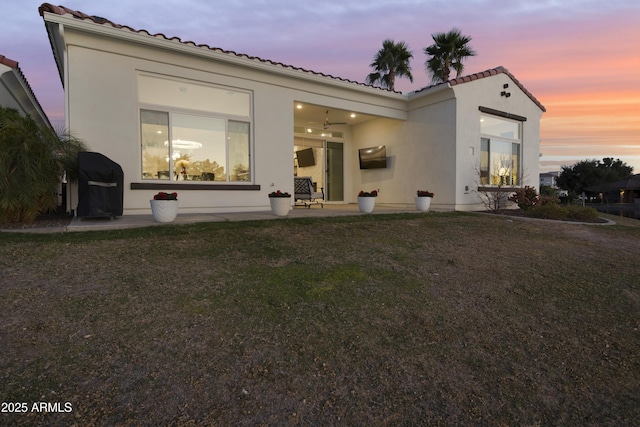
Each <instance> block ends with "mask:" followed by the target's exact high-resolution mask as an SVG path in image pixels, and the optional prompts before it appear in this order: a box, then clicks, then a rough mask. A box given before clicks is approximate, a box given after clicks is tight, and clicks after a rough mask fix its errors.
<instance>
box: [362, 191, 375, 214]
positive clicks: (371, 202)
mask: <svg viewBox="0 0 640 427" xmlns="http://www.w3.org/2000/svg"><path fill="white" fill-rule="evenodd" d="M376 197H378V190H373V191H370V192H367V191H361V192H360V193H358V209H360V212H362V213H371V212H373V208H374V207H375V206H376Z"/></svg>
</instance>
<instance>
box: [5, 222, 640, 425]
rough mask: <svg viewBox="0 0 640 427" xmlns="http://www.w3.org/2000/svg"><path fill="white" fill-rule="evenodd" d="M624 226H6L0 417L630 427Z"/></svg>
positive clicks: (64, 421) (636, 242)
mask: <svg viewBox="0 0 640 427" xmlns="http://www.w3.org/2000/svg"><path fill="white" fill-rule="evenodd" d="M616 220H620V223H619V224H618V225H615V226H597V225H580V224H564V223H557V222H545V221H527V220H518V219H516V220H511V219H507V218H505V217H500V216H490V215H477V214H461V213H456V214H453V213H449V214H438V213H429V214H401V215H370V216H354V217H341V218H322V219H283V220H274V221H262V222H237V223H210V224H196V225H189V226H176V225H170V226H162V227H150V228H146V229H136V230H123V231H111V232H86V233H67V234H61V235H48V234H47V235H29V234H14V233H2V234H0V273H1V276H0V349H1V350H0V398H1V399H0V400H1V402H3V403H2V405H3V406H2V410H3V411H2V413H0V424H1V425H15V424H17V425H72V424H76V425H82V426H85V425H200V424H206V425H220V426H222V425H234V426H243V425H246V426H255V425H322V426H327V425H362V426H374V425H375V426H378V425H383V426H384V425H388V426H398V425H416V424H429V425H521V426H530V425H580V426H589V425H593V426H596V425H597V426H601V425H612V426H613V425H615V426H624V425H637V424H636V423H637V422H638V420H639V419H640V221H637V220H626V221H624V220H622V219H620V218H616ZM634 221H635V222H634ZM34 402H36V409H37V408H40V407H39V406H38V405H39V403H37V402H45V403H49V404H51V405H50V406H51V407H50V408H49V409H57V410H59V411H58V412H49V413H41V412H37V411H35V410H34V407H33V404H34ZM14 403H26V404H27V408H28V410H27V412H26V413H15V412H13V413H10V412H6V410H15V408H16V407H18V408H20V407H21V406H16V405H13V404H14ZM56 403H58V404H59V405H57V406H56ZM65 410H69V411H70V412H64V411H65Z"/></svg>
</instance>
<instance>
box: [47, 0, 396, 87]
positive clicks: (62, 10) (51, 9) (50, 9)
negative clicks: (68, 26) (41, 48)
mask: <svg viewBox="0 0 640 427" xmlns="http://www.w3.org/2000/svg"><path fill="white" fill-rule="evenodd" d="M38 12H39V13H40V16H44V13H53V14H56V15H60V16H64V15H72V16H73V17H74V18H76V19H81V20H89V21H92V22H94V23H96V24H100V25H109V26H111V27H113V28H118V29H126V30H129V31H131V32H134V33H138V34H146V35H148V36H151V37H156V38H164V39H165V40H170V41H177V42H179V43H182V44H185V45H190V46H196V47H200V48H203V49H209V50H211V51H215V52H220V53H225V54H228V55H233V56H236V57H238V58H246V59H249V60H252V61H259V62H262V63H265V64H272V65H275V66H279V67H282V68H287V69H290V70H296V71H301V72H304V73H308V74H313V75H316V76H320V77H327V78H330V79H334V80H339V81H342V82H346V83H351V84H356V85H359V86H364V87H370V88H374V89H379V90H381V91H384V92H390V93H402V92H398V91H391V90H389V89H385V88H381V87H378V86H373V85H369V84H365V83H361V82H356V81H353V80H348V79H344V78H342V77H336V76H333V75H330V74H324V73H319V72H317V71H313V70H307V69H304V68H300V67H295V66H293V65H287V64H283V63H282V62H276V61H271V60H269V59H263V58H259V57H257V56H250V55H247V54H242V53H237V52H234V51H232V50H225V49H221V48H218V47H211V46H209V45H206V44H197V43H195V42H192V41H183V40H182V39H180V38H179V37H168V36H166V35H164V34H162V33H156V34H151V33H150V32H149V31H147V30H144V29H143V30H136V29H134V28H131V27H129V26H126V25H120V24H116V23H114V22H112V21H110V20H108V19H106V18H102V17H99V16H91V15H87V14H86V13H83V12H80V11H77V10H72V9H69V8H67V7H65V6H54V5H52V4H50V3H43V4H42V5H41V6H40V7H39V8H38Z"/></svg>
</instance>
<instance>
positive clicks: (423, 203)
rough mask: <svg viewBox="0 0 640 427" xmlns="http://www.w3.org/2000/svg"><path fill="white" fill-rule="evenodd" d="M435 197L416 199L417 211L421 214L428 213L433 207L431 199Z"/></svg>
mask: <svg viewBox="0 0 640 427" xmlns="http://www.w3.org/2000/svg"><path fill="white" fill-rule="evenodd" d="M432 198H433V197H416V209H418V210H419V211H420V212H427V211H428V210H429V206H431V199H432Z"/></svg>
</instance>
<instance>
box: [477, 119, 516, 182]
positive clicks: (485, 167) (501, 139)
mask: <svg viewBox="0 0 640 427" xmlns="http://www.w3.org/2000/svg"><path fill="white" fill-rule="evenodd" d="M480 111H481V114H480V120H479V123H480V168H479V169H480V170H479V174H480V177H479V179H480V181H479V184H480V185H479V186H480V187H486V188H499V187H504V186H509V187H519V186H522V177H523V170H522V169H523V168H522V165H523V162H522V153H523V149H522V147H523V134H524V129H523V127H524V125H523V122H524V121H526V118H525V117H521V116H517V115H514V114H510V113H503V112H500V111H497V110H491V109H488V108H483V107H480ZM485 117H486V118H489V119H491V120H500V121H503V122H505V123H507V124H515V125H516V126H517V136H516V137H515V138H512V137H508V136H504V135H496V134H492V133H486V132H483V128H482V122H483V120H484V118H485ZM492 141H493V142H497V143H501V144H509V145H510V149H509V150H508V151H509V153H506V152H505V153H503V154H505V155H506V156H509V164H508V167H507V168H506V169H508V170H510V171H511V172H510V173H509V175H510V178H509V180H508V182H502V176H503V175H500V174H498V177H499V179H500V182H498V183H494V182H492V181H493V180H492V173H491V171H492V167H495V166H492V165H491V162H492V159H493V158H494V155H497V154H498V153H499V151H497V150H496V151H492V150H491V146H492ZM485 143H486V145H487V150H484V149H483V147H484V145H485ZM516 146H517V154H515V158H514V149H515V147H516ZM485 153H487V154H485ZM485 157H486V164H485V162H484V160H485ZM501 161H502V160H501ZM514 165H515V173H514V172H513V169H514ZM483 174H484V176H483ZM485 180H486V181H485ZM514 181H515V182H514Z"/></svg>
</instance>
